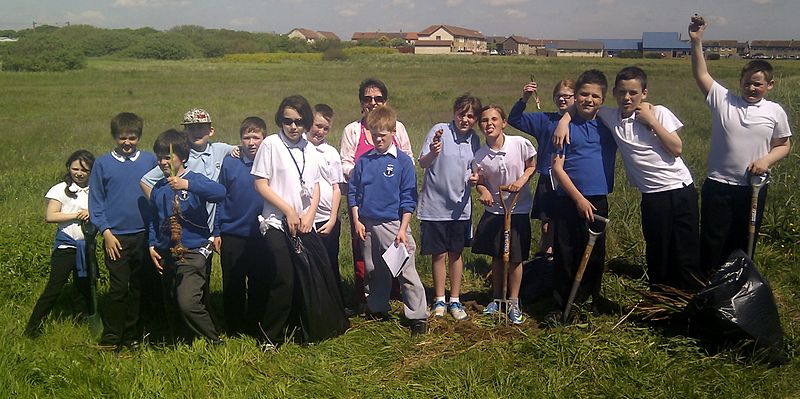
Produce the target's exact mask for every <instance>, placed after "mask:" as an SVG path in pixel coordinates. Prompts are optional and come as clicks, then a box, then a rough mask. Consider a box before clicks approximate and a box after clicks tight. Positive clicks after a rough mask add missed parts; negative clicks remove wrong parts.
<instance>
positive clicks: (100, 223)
mask: <svg viewBox="0 0 800 399" xmlns="http://www.w3.org/2000/svg"><path fill="white" fill-rule="evenodd" d="M89 187H91V189H89V219H90V220H91V222H92V224H93V225H95V226H97V229H98V230H99V231H100V233H101V234H102V233H103V232H104V231H106V229H108V228H109V226H108V219H107V218H106V208H105V202H106V188H105V186H103V163H102V162H95V164H94V166H93V167H92V173H91V174H90V175H89Z"/></svg>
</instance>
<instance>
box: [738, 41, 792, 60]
mask: <svg viewBox="0 0 800 399" xmlns="http://www.w3.org/2000/svg"><path fill="white" fill-rule="evenodd" d="M750 56H751V57H756V56H763V57H767V58H779V59H780V58H797V59H800V41H797V40H753V41H751V42H750Z"/></svg>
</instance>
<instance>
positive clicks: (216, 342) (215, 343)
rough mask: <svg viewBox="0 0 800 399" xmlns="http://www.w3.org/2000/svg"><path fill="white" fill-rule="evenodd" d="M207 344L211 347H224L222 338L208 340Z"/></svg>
mask: <svg viewBox="0 0 800 399" xmlns="http://www.w3.org/2000/svg"><path fill="white" fill-rule="evenodd" d="M208 343H209V344H211V346H222V345H225V341H223V340H222V338H217V339H211V340H208Z"/></svg>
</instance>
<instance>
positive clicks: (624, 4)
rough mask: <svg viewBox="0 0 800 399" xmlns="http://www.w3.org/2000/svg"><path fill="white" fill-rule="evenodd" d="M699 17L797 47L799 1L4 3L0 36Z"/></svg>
mask: <svg viewBox="0 0 800 399" xmlns="http://www.w3.org/2000/svg"><path fill="white" fill-rule="evenodd" d="M694 13H700V14H701V15H703V16H705V17H706V20H707V21H709V28H708V29H707V30H706V35H705V37H706V38H707V39H735V40H740V41H745V40H769V39H786V40H788V39H800V33H799V32H800V30H799V29H798V28H797V20H798V19H800V1H798V0H693V1H690V0H662V1H653V0H650V1H648V0H573V1H541V0H427V1H424V0H372V1H369V0H349V1H342V0H328V1H325V0H271V1H264V0H261V1H259V0H226V1H221V0H70V1H64V0H2V5H0V29H14V30H20V29H25V28H30V27H31V26H32V23H33V22H34V21H35V22H36V23H37V24H48V25H55V26H64V25H66V23H67V22H69V23H71V24H89V25H93V26H97V27H102V28H140V27H146V26H149V27H153V28H156V29H162V30H163V29H169V28H171V27H174V26H179V25H200V26H203V27H205V28H225V29H233V30H244V31H251V32H275V33H288V32H289V31H290V30H292V29H293V28H296V27H303V28H310V29H315V30H322V31H332V32H334V33H336V34H337V35H338V36H339V37H340V38H341V39H342V40H349V39H350V37H351V35H352V34H353V32H365V31H383V32H397V31H403V32H416V31H420V30H422V29H425V28H426V27H427V26H429V25H434V24H448V25H456V26H461V27H465V28H470V29H475V30H478V31H480V32H481V33H483V34H484V35H486V36H508V35H511V34H517V35H522V36H527V37H530V38H544V39H582V38H604V39H606V38H607V39H615V38H618V39H636V38H641V33H642V32H645V31H649V32H654V31H655V32H680V33H681V34H682V35H683V37H684V38H686V37H687V35H686V27H687V26H688V24H689V18H690V16H691V15H693V14H694Z"/></svg>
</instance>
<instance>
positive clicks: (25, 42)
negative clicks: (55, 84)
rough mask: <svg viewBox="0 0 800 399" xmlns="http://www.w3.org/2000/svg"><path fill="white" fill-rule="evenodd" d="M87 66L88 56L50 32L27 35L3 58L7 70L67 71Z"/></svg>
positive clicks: (4, 67) (12, 46) (11, 47)
mask: <svg viewBox="0 0 800 399" xmlns="http://www.w3.org/2000/svg"><path fill="white" fill-rule="evenodd" d="M84 66H86V57H85V56H84V55H83V54H82V53H81V51H80V50H78V49H77V48H76V47H75V46H73V45H71V44H69V43H68V42H67V41H65V40H63V39H61V38H59V37H55V36H53V35H48V34H33V35H28V36H25V37H23V38H21V39H19V41H17V42H16V43H14V44H13V45H11V46H10V47H9V49H8V53H7V54H6V55H5V56H4V58H3V69H4V70H7V71H31V72H41V71H55V72H60V71H67V70H72V69H81V68H83V67H84Z"/></svg>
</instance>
